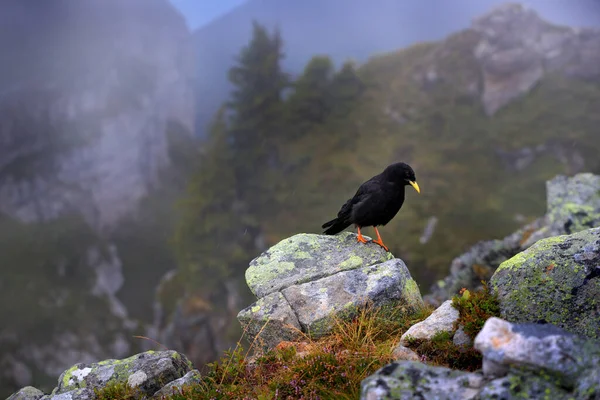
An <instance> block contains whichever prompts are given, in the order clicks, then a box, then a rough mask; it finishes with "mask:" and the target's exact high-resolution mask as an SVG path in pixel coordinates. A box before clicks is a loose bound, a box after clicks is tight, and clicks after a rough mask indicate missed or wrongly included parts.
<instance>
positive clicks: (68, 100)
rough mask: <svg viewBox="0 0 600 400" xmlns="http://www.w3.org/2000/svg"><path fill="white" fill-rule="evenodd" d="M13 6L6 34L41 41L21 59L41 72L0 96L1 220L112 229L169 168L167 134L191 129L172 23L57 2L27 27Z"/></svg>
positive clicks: (165, 11)
mask: <svg viewBox="0 0 600 400" xmlns="http://www.w3.org/2000/svg"><path fill="white" fill-rule="evenodd" d="M12 3H14V4H13V5H12V7H13V8H16V9H17V10H20V11H22V12H23V17H22V18H23V19H22V20H19V21H13V23H14V24H15V29H19V32H20V34H21V35H22V36H24V37H26V38H29V37H32V36H34V35H35V36H36V37H39V38H45V39H40V41H39V42H37V44H38V46H39V47H32V48H28V49H27V51H28V52H29V54H28V57H29V59H30V61H28V63H33V64H38V63H39V65H40V70H35V71H31V72H30V74H29V75H26V74H25V73H23V75H20V76H18V78H19V79H20V80H16V81H13V82H12V83H11V84H8V83H6V86H4V87H0V110H1V111H0V112H1V113H2V115H3V116H4V117H3V118H2V120H1V121H0V212H2V213H4V214H7V215H9V216H12V217H14V218H17V219H18V220H20V221H24V222H38V221H40V220H51V219H54V218H57V217H58V216H60V215H65V214H69V213H72V212H77V213H78V214H81V215H84V216H85V218H86V220H87V221H88V223H89V224H90V225H91V226H93V227H94V228H95V229H97V230H100V229H108V228H111V227H114V225H115V224H116V223H117V222H118V221H119V220H120V218H122V217H123V216H124V215H126V214H128V213H131V212H133V211H135V210H136V208H137V202H138V201H139V200H140V199H141V198H142V197H143V196H144V195H146V194H147V193H148V191H149V189H150V188H151V187H152V186H153V185H156V184H157V183H158V173H159V171H160V170H161V168H164V167H166V166H167V165H169V162H170V160H169V155H168V148H167V129H168V127H169V124H170V123H176V124H179V125H181V126H183V127H185V128H187V129H188V131H189V132H190V133H191V132H192V130H193V111H192V110H193V97H192V96H193V93H192V88H191V87H190V85H189V84H190V80H191V78H192V77H193V75H192V74H193V69H192V68H191V67H192V66H193V65H192V64H191V63H190V60H191V57H192V55H193V53H192V49H191V47H188V43H187V42H188V39H189V32H188V30H187V28H186V25H185V22H184V20H183V17H181V16H180V15H179V14H177V12H176V11H175V10H174V9H173V8H172V7H171V6H170V5H169V4H168V3H167V2H166V1H164V0H152V1H151V2H146V1H141V0H135V1H132V2H128V3H127V4H126V5H125V4H124V3H122V2H120V1H118V0H110V1H103V2H99V1H94V2H86V3H81V4H77V5H75V6H74V5H72V4H70V3H69V2H65V1H60V2H58V3H56V5H55V7H56V8H57V10H53V11H52V10H49V9H46V10H41V11H40V12H41V13H42V14H43V13H44V12H46V13H48V15H44V14H43V15H42V18H43V19H44V20H43V21H40V22H43V23H41V24H39V25H38V24H36V21H35V20H34V18H37V17H25V15H33V14H34V13H32V12H31V10H29V9H28V8H27V7H30V6H27V5H25V4H24V3H22V2H14V1H13V2H12ZM61 9H62V11H61ZM67 10H68V12H67ZM28 11H29V13H28V14H27V12H28ZM51 11H52V12H51ZM63 11H64V12H65V15H71V16H72V17H71V19H67V20H63V19H62V18H61V17H59V16H58V15H60V14H61V13H62V12H63ZM17 15H19V14H17ZM75 21H77V23H75ZM82 26H85V27H86V29H81V27H82ZM157 27H160V29H157ZM59 28H60V29H59ZM40 30H41V31H40ZM57 31H60V32H61V35H60V36H59V37H57V34H56V33H55V32H57ZM23 40H25V39H23ZM32 42H34V41H32ZM113 43H118V46H115V45H113ZM3 44H4V42H3ZM5 45H12V46H16V44H5ZM150 49H151V50H150ZM11 50H13V49H11V48H0V52H1V53H2V54H12V53H13V51H11ZM46 52H50V53H51V54H53V55H52V57H45V55H46ZM11 61H12V60H11ZM42 66H43V67H44V68H42ZM15 68H19V66H15ZM20 68H21V70H22V71H29V69H28V68H25V66H20Z"/></svg>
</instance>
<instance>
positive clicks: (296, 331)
mask: <svg viewBox="0 0 600 400" xmlns="http://www.w3.org/2000/svg"><path fill="white" fill-rule="evenodd" d="M237 318H238V320H239V321H240V324H241V325H242V328H243V329H244V331H245V332H246V334H247V335H248V337H250V338H253V340H254V339H256V340H257V344H258V345H260V346H261V347H267V348H269V347H273V346H276V345H277V343H279V342H281V341H282V340H286V341H290V342H292V341H295V340H297V339H299V336H300V334H301V332H302V327H301V326H300V323H299V322H298V318H297V317H296V314H295V313H294V310H292V307H290V304H289V303H288V301H287V300H286V298H285V297H284V296H283V294H281V292H275V293H271V294H269V295H267V296H265V297H263V298H262V299H258V301H257V302H255V303H254V304H252V305H251V306H249V307H246V308H245V309H243V310H242V311H240V312H239V314H238V317H237Z"/></svg>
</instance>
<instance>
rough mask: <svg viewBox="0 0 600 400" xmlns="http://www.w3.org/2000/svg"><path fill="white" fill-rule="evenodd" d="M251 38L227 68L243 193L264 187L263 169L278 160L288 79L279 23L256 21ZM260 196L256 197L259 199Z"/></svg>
mask: <svg viewBox="0 0 600 400" xmlns="http://www.w3.org/2000/svg"><path fill="white" fill-rule="evenodd" d="M252 29H253V33H252V39H251V40H250V42H249V44H248V45H247V46H246V47H244V48H243V49H242V51H241V53H240V56H239V57H238V60H237V65H235V66H234V67H233V68H231V69H230V71H229V80H230V81H231V83H233V85H234V87H235V88H234V91H233V93H232V99H231V101H230V102H229V103H228V106H229V108H230V110H231V111H232V113H233V117H232V120H231V129H230V133H231V139H232V143H233V146H234V152H235V153H236V160H235V161H236V162H235V168H236V174H237V178H238V181H239V182H240V183H241V185H240V187H239V188H238V189H239V192H240V197H242V198H244V199H245V200H248V201H251V199H249V198H248V197H249V196H250V195H251V194H257V193H259V192H260V190H261V185H260V182H259V181H260V179H261V176H260V175H261V174H262V173H264V172H265V170H266V169H267V168H269V167H271V168H272V167H275V166H276V165H274V164H276V163H277V140H278V135H279V133H280V132H281V129H282V124H281V123H282V112H283V101H282V91H283V90H284V88H285V87H286V86H287V85H288V82H289V78H288V75H287V74H286V73H285V72H283V70H282V67H281V65H280V64H281V60H282V59H283V56H284V55H283V51H282V48H283V41H282V39H281V34H280V32H279V30H278V29H275V30H274V32H273V34H272V35H269V32H268V31H267V29H266V28H265V27H264V26H262V25H260V24H258V23H257V22H253V25H252ZM257 200H258V199H257Z"/></svg>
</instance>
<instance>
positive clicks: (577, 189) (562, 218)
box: [424, 173, 600, 306]
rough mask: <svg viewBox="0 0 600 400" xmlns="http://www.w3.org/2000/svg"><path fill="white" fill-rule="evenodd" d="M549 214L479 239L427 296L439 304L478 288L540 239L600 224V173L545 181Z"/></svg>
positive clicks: (429, 301)
mask: <svg viewBox="0 0 600 400" xmlns="http://www.w3.org/2000/svg"><path fill="white" fill-rule="evenodd" d="M546 202H547V212H546V215H545V216H544V217H542V218H540V219H538V220H536V221H534V222H532V223H530V224H528V225H527V226H525V227H523V228H522V229H519V230H518V231H517V232H514V233H513V234H511V235H509V236H507V237H505V238H504V239H501V240H488V241H482V242H479V243H476V244H475V245H474V246H473V247H471V248H470V249H469V250H468V251H467V252H466V253H464V254H462V255H460V256H458V257H456V258H455V259H454V260H453V261H452V264H451V265H450V275H448V276H447V277H446V278H444V279H443V280H440V281H438V282H437V283H435V284H434V285H433V287H432V288H431V293H430V294H428V295H426V296H424V300H425V301H426V302H428V303H431V304H433V305H435V306H439V305H440V304H441V303H443V302H444V301H445V300H448V299H449V298H450V297H452V296H453V295H454V294H456V293H458V291H459V290H460V289H461V288H463V287H466V288H468V289H470V290H474V289H477V287H478V286H479V284H480V282H481V280H489V279H490V278H491V277H492V275H493V274H494V272H495V270H496V269H497V268H498V266H499V265H500V264H501V263H502V262H504V261H506V260H508V259H509V258H511V257H513V256H514V255H516V254H518V253H519V252H521V251H523V250H526V249H527V248H529V247H530V246H531V245H532V244H534V243H535V242H537V241H538V240H540V239H543V238H548V237H552V236H558V235H564V234H571V233H575V232H579V231H581V230H584V229H589V228H594V227H598V226H600V176H598V175H594V174H590V173H581V174H577V175H575V176H573V177H566V176H562V175H559V176H557V177H555V178H554V179H551V180H549V181H547V182H546Z"/></svg>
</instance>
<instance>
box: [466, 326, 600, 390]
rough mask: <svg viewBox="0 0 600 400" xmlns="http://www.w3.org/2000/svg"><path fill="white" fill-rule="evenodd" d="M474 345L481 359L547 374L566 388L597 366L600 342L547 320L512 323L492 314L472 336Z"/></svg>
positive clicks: (574, 385)
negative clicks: (536, 322) (533, 322)
mask: <svg viewBox="0 0 600 400" xmlns="http://www.w3.org/2000/svg"><path fill="white" fill-rule="evenodd" d="M475 348H476V349H477V350H479V351H480V352H481V353H482V354H483V358H484V360H490V361H493V362H494V363H496V364H499V365H504V366H507V367H510V368H519V369H520V370H523V371H531V372H532V373H535V374H536V375H537V376H541V377H544V376H549V377H551V378H552V382H555V383H557V384H559V385H560V386H563V387H567V388H573V387H576V386H577V384H578V383H577V381H578V379H580V378H581V377H582V376H589V375H586V374H588V373H590V371H594V370H596V371H597V370H599V369H600V342H597V341H594V340H590V339H586V338H584V337H581V336H578V335H575V334H572V333H569V332H567V331H565V330H563V329H561V328H558V327H556V326H554V325H550V324H530V323H525V324H511V323H509V322H507V321H504V320H502V319H500V318H495V317H492V318H489V319H488V320H487V321H486V323H485V325H484V326H483V329H482V330H481V331H480V332H479V334H478V335H477V337H476V338H475ZM484 373H486V371H485V370H484ZM494 375H496V374H494ZM582 385H584V386H585V385H587V386H589V384H582ZM587 386H586V387H587Z"/></svg>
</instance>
